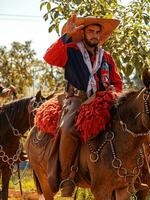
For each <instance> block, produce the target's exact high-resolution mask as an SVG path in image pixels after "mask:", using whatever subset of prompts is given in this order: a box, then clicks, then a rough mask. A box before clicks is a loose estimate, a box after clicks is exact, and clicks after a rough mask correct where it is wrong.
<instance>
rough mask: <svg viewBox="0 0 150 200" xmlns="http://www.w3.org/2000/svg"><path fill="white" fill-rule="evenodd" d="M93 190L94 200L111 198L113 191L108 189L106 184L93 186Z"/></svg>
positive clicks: (109, 199) (108, 199)
mask: <svg viewBox="0 0 150 200" xmlns="http://www.w3.org/2000/svg"><path fill="white" fill-rule="evenodd" d="M91 191H92V193H93V195H94V200H111V197H112V193H110V192H109V191H107V188H106V186H105V185H101V186H99V185H98V187H94V188H91Z"/></svg>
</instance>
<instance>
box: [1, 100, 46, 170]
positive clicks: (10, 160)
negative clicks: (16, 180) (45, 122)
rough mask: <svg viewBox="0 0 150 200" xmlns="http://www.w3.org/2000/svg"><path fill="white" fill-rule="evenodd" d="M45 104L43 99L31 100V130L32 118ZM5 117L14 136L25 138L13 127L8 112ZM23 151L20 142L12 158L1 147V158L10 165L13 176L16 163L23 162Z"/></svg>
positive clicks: (29, 107)
mask: <svg viewBox="0 0 150 200" xmlns="http://www.w3.org/2000/svg"><path fill="white" fill-rule="evenodd" d="M44 102H45V100H43V99H42V98H40V100H39V101H38V102H37V101H36V97H32V98H31V102H30V103H29V105H28V106H27V110H28V113H29V126H30V128H31V117H34V116H35V113H36V109H37V108H38V107H39V106H40V105H41V104H42V103H44ZM4 112H5V111H4ZM5 116H6V119H7V121H8V124H9V126H10V128H11V130H12V133H13V135H14V136H16V137H19V138H21V137H23V136H22V134H21V133H20V132H19V130H18V129H16V128H14V126H13V125H12V122H11V121H10V118H9V117H8V114H7V113H6V112H5ZM22 149H23V145H22V143H21V142H20V141H19V144H18V149H17V150H16V153H15V154H14V155H13V156H12V157H9V156H7V154H6V153H5V151H4V149H3V146H2V145H0V158H1V159H2V161H3V162H4V163H7V164H8V166H9V169H10V170H11V173H12V174H13V169H14V166H15V163H16V162H17V160H19V161H21V159H20V155H21V152H22Z"/></svg>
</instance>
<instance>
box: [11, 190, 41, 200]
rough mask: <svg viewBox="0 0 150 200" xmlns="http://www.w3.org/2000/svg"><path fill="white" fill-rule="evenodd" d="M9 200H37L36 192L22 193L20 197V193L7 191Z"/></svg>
mask: <svg viewBox="0 0 150 200" xmlns="http://www.w3.org/2000/svg"><path fill="white" fill-rule="evenodd" d="M8 199H9V200H38V195H37V193H36V192H23V194H22V195H21V193H20V191H16V190H9V198H8Z"/></svg>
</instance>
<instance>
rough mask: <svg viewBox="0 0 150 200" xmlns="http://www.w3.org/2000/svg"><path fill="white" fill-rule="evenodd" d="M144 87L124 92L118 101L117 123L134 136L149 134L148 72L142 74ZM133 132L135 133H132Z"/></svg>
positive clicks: (149, 77)
mask: <svg viewBox="0 0 150 200" xmlns="http://www.w3.org/2000/svg"><path fill="white" fill-rule="evenodd" d="M142 81H143V83H144V87H143V88H142V89H140V90H138V91H130V92H127V93H124V94H123V95H122V96H121V97H120V98H119V101H118V110H119V112H118V113H119V120H118V121H119V123H120V124H121V125H122V128H123V129H124V130H125V131H126V132H128V133H129V132H130V133H133V135H134V136H139V135H141V136H142V135H146V134H145V133H147V134H150V72H149V70H148V69H145V70H144V71H143V74H142ZM134 133H135V134H134Z"/></svg>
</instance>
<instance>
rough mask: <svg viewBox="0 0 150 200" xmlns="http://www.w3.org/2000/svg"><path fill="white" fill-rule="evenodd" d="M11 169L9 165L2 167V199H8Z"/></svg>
mask: <svg viewBox="0 0 150 200" xmlns="http://www.w3.org/2000/svg"><path fill="white" fill-rule="evenodd" d="M10 177H11V171H10V169H9V168H8V167H5V168H3V169H2V200H7V199H8V187H9V180H10Z"/></svg>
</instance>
